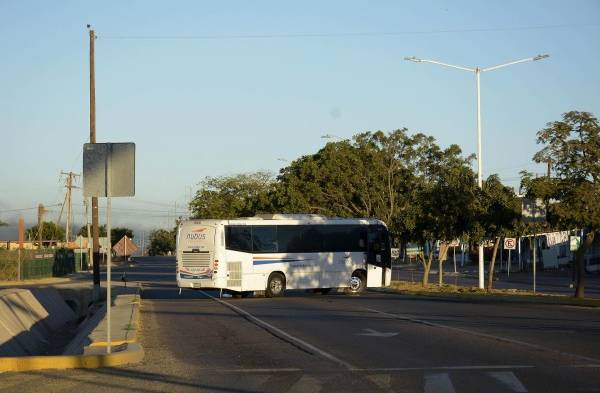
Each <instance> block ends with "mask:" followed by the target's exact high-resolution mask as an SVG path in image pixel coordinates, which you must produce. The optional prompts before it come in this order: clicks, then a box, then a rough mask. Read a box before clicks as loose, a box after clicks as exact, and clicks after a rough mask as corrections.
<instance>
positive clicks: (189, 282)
mask: <svg viewBox="0 0 600 393" xmlns="http://www.w3.org/2000/svg"><path fill="white" fill-rule="evenodd" d="M177 286H178V287H179V288H193V289H204V288H206V289H212V288H216V287H215V283H214V282H213V281H212V280H193V279H185V278H180V279H178V280H177Z"/></svg>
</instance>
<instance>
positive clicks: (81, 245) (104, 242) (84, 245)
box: [69, 235, 110, 254]
mask: <svg viewBox="0 0 600 393" xmlns="http://www.w3.org/2000/svg"><path fill="white" fill-rule="evenodd" d="M98 240H99V241H100V253H101V254H106V251H107V250H109V249H110V244H109V242H108V238H107V237H100V238H98ZM69 244H73V245H75V247H73V248H74V249H75V250H78V249H84V250H87V249H88V248H89V245H88V244H91V239H90V241H89V242H88V238H87V237H86V236H81V235H80V236H77V238H76V239H75V241H73V242H70V243H69ZM69 248H71V247H69ZM75 252H77V251H75Z"/></svg>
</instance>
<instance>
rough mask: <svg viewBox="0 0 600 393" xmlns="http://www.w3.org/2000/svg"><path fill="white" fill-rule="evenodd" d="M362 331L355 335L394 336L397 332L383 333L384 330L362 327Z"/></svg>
mask: <svg viewBox="0 0 600 393" xmlns="http://www.w3.org/2000/svg"><path fill="white" fill-rule="evenodd" d="M363 331H364V332H365V333H357V334H356V335H357V336H370V337H394V336H396V335H398V333H393V332H390V333H384V332H378V331H377V330H374V329H363Z"/></svg>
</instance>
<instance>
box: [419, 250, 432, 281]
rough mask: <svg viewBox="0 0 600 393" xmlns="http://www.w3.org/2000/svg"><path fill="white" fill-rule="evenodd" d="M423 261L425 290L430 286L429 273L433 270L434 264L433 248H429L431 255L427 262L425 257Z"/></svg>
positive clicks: (428, 256)
mask: <svg viewBox="0 0 600 393" xmlns="http://www.w3.org/2000/svg"><path fill="white" fill-rule="evenodd" d="M422 261H423V279H422V282H421V284H422V285H423V287H424V288H426V287H427V286H428V285H429V271H430V270H431V263H432V262H433V251H432V250H431V247H429V255H427V261H425V257H424V256H423V257H422Z"/></svg>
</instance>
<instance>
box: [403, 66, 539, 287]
mask: <svg viewBox="0 0 600 393" xmlns="http://www.w3.org/2000/svg"><path fill="white" fill-rule="evenodd" d="M549 56H550V55H537V56H534V57H528V58H526V59H521V60H516V61H511V62H509V63H504V64H499V65H496V66H492V67H487V68H480V67H475V68H469V67H463V66H457V65H453V64H447V63H442V62H439V61H435V60H427V59H419V58H417V57H414V56H413V57H405V58H404V60H408V61H412V62H414V63H431V64H438V65H441V66H444V67H450V68H456V69H459V70H463V71H469V72H473V73H474V74H475V81H476V86H477V185H478V186H479V188H481V187H482V185H483V177H482V176H483V164H482V157H481V82H480V76H481V73H482V72H487V71H494V70H497V69H499V68H504V67H508V66H510V65H514V64H519V63H526V62H529V61H538V60H543V59H545V58H547V57H549ZM478 254H479V288H483V281H484V280H483V276H484V272H483V244H479V252H478Z"/></svg>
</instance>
